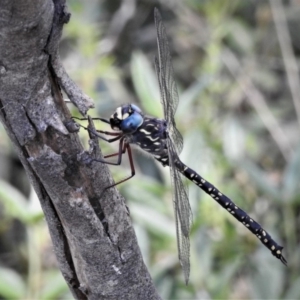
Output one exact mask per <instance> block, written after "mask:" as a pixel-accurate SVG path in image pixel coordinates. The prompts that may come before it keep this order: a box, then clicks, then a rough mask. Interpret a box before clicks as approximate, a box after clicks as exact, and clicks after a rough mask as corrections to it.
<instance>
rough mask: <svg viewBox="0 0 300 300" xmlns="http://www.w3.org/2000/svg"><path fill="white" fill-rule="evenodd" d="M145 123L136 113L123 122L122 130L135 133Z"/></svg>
mask: <svg viewBox="0 0 300 300" xmlns="http://www.w3.org/2000/svg"><path fill="white" fill-rule="evenodd" d="M143 121H144V119H143V116H142V115H140V114H139V113H138V112H134V113H133V114H131V115H130V116H129V117H128V118H126V119H124V120H123V121H122V123H121V125H120V129H121V130H122V131H123V132H125V133H131V132H134V131H136V130H137V129H138V128H139V127H140V126H141V125H142V123H143Z"/></svg>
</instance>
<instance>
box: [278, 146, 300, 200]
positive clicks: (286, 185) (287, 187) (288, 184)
mask: <svg viewBox="0 0 300 300" xmlns="http://www.w3.org/2000/svg"><path fill="white" fill-rule="evenodd" d="M299 182H300V144H299V145H298V148H297V149H296V152H295V153H294V156H293V158H292V159H291V160H290V162H289V164H288V166H287V168H286V170H285V173H284V177H283V184H282V185H283V188H282V196H283V198H284V199H285V200H287V201H288V200H290V201H292V200H293V199H294V198H295V197H296V195H297V194H299V193H300V184H299Z"/></svg>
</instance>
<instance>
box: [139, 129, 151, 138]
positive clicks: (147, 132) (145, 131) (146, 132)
mask: <svg viewBox="0 0 300 300" xmlns="http://www.w3.org/2000/svg"><path fill="white" fill-rule="evenodd" d="M140 132H144V133H145V134H146V135H148V134H151V132H149V131H147V130H145V129H140ZM148 138H149V137H148Z"/></svg>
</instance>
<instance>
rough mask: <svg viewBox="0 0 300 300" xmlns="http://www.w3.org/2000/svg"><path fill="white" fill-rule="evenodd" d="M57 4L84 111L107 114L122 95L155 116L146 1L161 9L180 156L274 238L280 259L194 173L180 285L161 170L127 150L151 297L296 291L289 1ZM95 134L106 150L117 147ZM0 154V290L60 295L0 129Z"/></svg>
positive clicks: (0, 293) (22, 179)
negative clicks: (64, 17) (187, 275)
mask: <svg viewBox="0 0 300 300" xmlns="http://www.w3.org/2000/svg"><path fill="white" fill-rule="evenodd" d="M68 6H69V10H70V12H71V13H72V18H71V21H70V23H69V24H67V25H66V26H65V29H64V37H63V39H62V42H61V55H62V57H63V58H64V64H65V67H66V69H67V71H68V72H69V74H70V75H71V77H72V78H73V79H74V80H75V81H76V82H77V83H78V85H79V86H80V87H81V88H82V89H83V90H84V91H85V92H86V93H87V94H89V95H90V96H91V97H93V98H94V100H95V103H96V109H94V111H93V112H90V113H91V114H93V115H95V116H96V115H100V116H102V117H107V118H109V116H110V115H111V114H112V112H113V111H114V110H115V108H116V107H118V106H119V105H121V104H123V103H131V102H133V103H136V104H138V105H140V107H141V108H142V109H143V110H144V111H145V112H146V113H147V114H151V115H154V116H159V117H162V109H161V105H160V102H159V92H158V86H157V80H156V77H155V72H154V65H153V58H154V55H156V51H157V45H156V32H155V27H154V20H153V9H154V7H155V6H156V7H158V8H159V9H160V11H161V13H162V16H163V19H164V23H165V26H166V28H167V33H168V36H169V39H170V47H171V49H172V56H173V64H174V73H175V78H176V81H177V83H178V87H179V91H180V99H181V100H180V105H179V108H178V111H177V114H176V117H177V125H178V128H179V129H180V131H181V132H182V134H183V136H184V141H185V147H184V150H183V153H182V155H181V158H182V160H183V161H184V162H185V163H187V165H189V166H191V167H193V168H194V169H195V170H197V171H198V172H199V173H200V174H201V175H202V176H204V178H206V179H207V180H209V181H210V182H212V183H213V184H215V185H216V186H217V187H218V188H219V189H220V190H221V191H223V192H224V193H225V194H226V195H228V196H229V197H230V198H232V199H233V200H234V201H235V202H236V203H237V204H238V205H239V206H240V207H242V208H243V209H244V210H246V211H247V212H248V213H249V214H250V215H251V216H252V217H253V218H254V219H256V220H257V221H258V222H259V223H261V224H262V226H263V227H264V228H265V229H267V230H268V231H269V232H270V233H271V235H272V236H273V237H274V239H275V240H276V241H278V243H279V244H282V245H284V247H285V248H284V255H285V257H286V258H287V260H288V266H287V267H284V266H283V265H282V264H281V263H280V262H279V261H278V260H277V259H276V258H274V257H272V255H271V254H270V252H269V251H268V250H267V249H266V248H265V247H264V246H263V245H262V244H261V243H260V242H259V241H258V240H257V238H256V237H255V236H253V235H252V234H251V233H249V232H248V231H247V230H246V229H245V228H244V227H243V226H242V225H240V224H239V223H238V222H237V221H235V219H233V218H232V216H230V214H228V213H227V212H226V211H224V210H223V209H222V208H221V207H219V206H218V205H217V204H216V203H215V202H214V201H213V200H212V199H211V198H210V197H208V196H207V195H205V194H204V193H202V192H201V190H199V189H198V188H197V187H195V186H193V185H192V184H191V185H189V190H190V202H191V205H192V209H193V228H192V233H191V243H192V247H191V248H192V249H191V266H192V267H191V279H190V284H189V285H188V286H185V285H184V280H183V275H182V271H181V268H180V266H179V263H178V259H177V250H176V237H175V226H174V215H173V207H172V201H171V189H170V178H169V172H168V169H167V168H163V167H161V166H159V165H158V164H157V163H156V162H154V161H153V160H152V159H151V158H149V157H147V156H145V155H143V154H141V153H140V152H135V153H134V156H135V163H136V169H137V172H136V173H137V174H136V176H135V177H134V178H133V179H131V180H130V181H127V182H126V183H124V184H122V185H121V186H120V187H119V188H120V190H121V192H122V194H123V195H124V196H125V198H126V199H127V201H128V202H127V205H128V206H129V208H130V211H131V217H132V220H133V223H134V226H135V229H136V234H137V237H138V241H139V245H140V247H141V250H142V252H143V257H144V260H145V262H146V264H147V265H148V267H149V270H150V273H151V274H152V276H153V279H154V281H155V284H156V286H157V288H158V290H159V292H160V294H161V296H162V297H163V298H164V299H299V298H300V272H299V270H300V251H299V250H300V248H299V242H300V238H299V228H300V226H299V225H300V219H299V211H300V138H299V137H300V134H299V133H300V81H299V57H300V35H299V32H300V18H299V15H300V3H299V1H296V0H294V1H282V0H270V1H264V0H260V1H258V0H252V1H238V0H227V1H224V0H189V1H154V0H153V1H152V0H148V1H147V0H124V1H116V0H110V1H108V0H107V1H99V0H93V1H92V0H90V1H86V2H85V1H75V0H73V1H71V0H70V1H68ZM70 109H72V113H73V114H74V115H78V112H77V111H76V109H74V108H73V107H70ZM99 128H102V129H104V128H105V129H109V128H107V126H105V124H104V125H103V124H99ZM81 135H82V139H83V142H85V143H86V142H87V138H88V137H87V135H86V132H81ZM101 145H102V149H103V152H104V153H110V152H112V151H116V149H117V145H107V144H105V143H102V144H101ZM0 165H1V168H0V298H1V299H2V298H3V299H71V298H72V296H71V295H70V294H69V292H68V288H67V286H66V284H65V282H64V280H63V278H62V276H61V274H60V272H59V271H58V268H57V265H56V259H55V257H54V254H53V252H52V249H51V247H52V246H51V241H50V238H49V234H48V231H47V227H46V224H45V222H44V219H43V214H42V212H41V209H40V207H39V202H38V200H37V199H36V196H35V194H34V192H33V191H32V188H31V187H30V186H29V184H28V181H27V178H26V176H25V174H24V171H23V169H22V166H21V165H20V163H19V161H18V158H17V157H16V154H15V153H14V152H13V149H12V147H11V144H10V142H9V140H8V137H7V136H6V134H5V132H4V130H3V128H2V127H0ZM111 170H112V172H113V173H114V177H115V179H116V180H117V179H121V178H123V177H125V176H127V175H128V174H129V173H130V172H129V166H128V162H127V159H126V158H125V159H124V161H123V164H122V166H121V167H112V168H111Z"/></svg>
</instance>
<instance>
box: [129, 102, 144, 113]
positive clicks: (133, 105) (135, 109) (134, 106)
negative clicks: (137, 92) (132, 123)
mask: <svg viewBox="0 0 300 300" xmlns="http://www.w3.org/2000/svg"><path fill="white" fill-rule="evenodd" d="M130 106H131V108H132V110H133V111H136V112H138V113H141V112H142V111H141V109H140V108H139V107H138V106H136V105H135V104H130Z"/></svg>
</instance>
